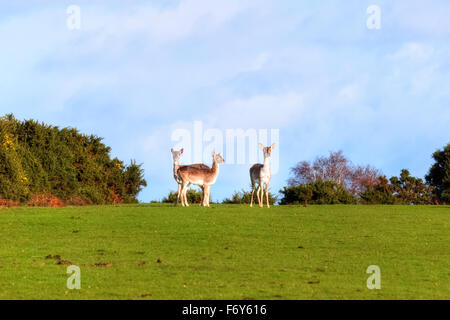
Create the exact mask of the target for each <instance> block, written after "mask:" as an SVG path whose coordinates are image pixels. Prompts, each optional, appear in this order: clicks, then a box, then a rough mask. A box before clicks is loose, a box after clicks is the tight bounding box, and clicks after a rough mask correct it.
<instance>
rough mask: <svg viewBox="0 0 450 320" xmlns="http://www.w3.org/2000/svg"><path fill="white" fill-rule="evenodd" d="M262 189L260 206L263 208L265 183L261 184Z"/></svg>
mask: <svg viewBox="0 0 450 320" xmlns="http://www.w3.org/2000/svg"><path fill="white" fill-rule="evenodd" d="M260 190H261V198H260V201H259V206H260V207H261V208H262V207H264V183H262V184H261V186H260Z"/></svg>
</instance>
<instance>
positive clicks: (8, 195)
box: [0, 115, 146, 204]
mask: <svg viewBox="0 0 450 320" xmlns="http://www.w3.org/2000/svg"><path fill="white" fill-rule="evenodd" d="M101 141H102V138H99V137H97V136H94V135H90V136H88V135H84V134H81V133H79V132H78V131H77V130H76V129H73V128H63V129H60V128H58V127H54V126H49V125H45V124H41V123H38V122H36V121H34V120H26V121H18V120H16V119H15V118H14V116H13V115H6V116H5V117H2V118H0V197H1V198H4V199H10V200H14V201H19V202H21V203H24V202H26V201H28V200H30V198H31V197H32V196H34V195H38V194H44V193H50V194H52V195H54V196H55V197H57V198H59V199H61V200H70V199H76V198H77V197H85V198H87V199H89V200H90V201H92V203H94V204H109V203H121V202H125V203H130V202H136V201H137V199H136V197H137V195H138V193H139V192H140V191H141V189H142V187H143V186H146V181H145V180H144V179H143V169H142V168H141V165H137V164H136V163H135V162H134V161H132V162H131V164H130V165H128V166H127V165H124V164H123V163H122V162H121V161H119V160H118V159H112V160H111V158H110V155H109V153H110V151H111V148H110V147H107V146H105V145H104V144H103V143H102V142H101ZM79 199H82V198H79Z"/></svg>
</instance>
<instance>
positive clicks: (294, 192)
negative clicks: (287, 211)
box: [280, 181, 357, 205]
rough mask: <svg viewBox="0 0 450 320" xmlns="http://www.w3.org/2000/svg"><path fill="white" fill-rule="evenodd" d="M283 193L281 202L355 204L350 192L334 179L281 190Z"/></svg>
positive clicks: (354, 198)
mask: <svg viewBox="0 0 450 320" xmlns="http://www.w3.org/2000/svg"><path fill="white" fill-rule="evenodd" d="M280 193H281V194H282V195H283V197H282V198H281V201H280V204H282V205H287V204H305V205H306V204H308V203H310V204H355V203H356V202H357V199H356V197H354V196H353V195H352V194H350V192H348V191H347V189H345V188H344V187H342V186H341V185H340V184H338V183H336V182H334V181H316V182H310V183H305V184H299V185H295V186H289V187H284V188H283V190H280Z"/></svg>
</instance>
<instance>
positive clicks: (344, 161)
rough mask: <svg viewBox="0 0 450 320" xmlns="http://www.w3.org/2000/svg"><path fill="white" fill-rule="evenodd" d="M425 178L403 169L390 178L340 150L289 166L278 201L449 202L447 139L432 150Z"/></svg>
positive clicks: (300, 202)
mask: <svg viewBox="0 0 450 320" xmlns="http://www.w3.org/2000/svg"><path fill="white" fill-rule="evenodd" d="M432 157H433V159H434V163H433V165H432V167H431V168H430V169H429V172H428V174H427V175H426V177H425V180H423V179H421V178H417V177H413V176H411V173H410V172H409V171H408V170H406V169H403V170H401V172H400V175H399V176H393V177H390V178H389V179H388V178H387V177H386V176H385V175H383V174H382V173H381V171H380V170H378V169H376V168H374V167H372V166H370V165H367V166H355V165H354V164H353V163H352V162H351V161H350V160H349V159H348V158H346V157H345V156H344V154H343V153H342V151H338V152H330V154H329V156H328V157H317V158H316V159H315V160H314V161H313V162H308V161H301V162H299V163H298V164H297V165H296V166H294V167H293V168H291V177H290V178H289V180H288V186H286V187H284V188H283V189H282V190H280V194H281V195H282V197H281V199H280V204H304V205H307V204H308V203H310V204H356V203H361V204H415V205H424V204H449V203H450V143H449V144H448V145H447V146H445V147H444V148H443V149H442V150H437V151H436V152H435V153H434V154H433V156H432Z"/></svg>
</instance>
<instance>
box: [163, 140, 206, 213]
mask: <svg viewBox="0 0 450 320" xmlns="http://www.w3.org/2000/svg"><path fill="white" fill-rule="evenodd" d="M183 151H184V149H183V148H181V150H180V151H176V150H173V149H170V152H172V158H173V177H174V179H175V181H176V182H177V183H178V191H177V203H176V205H177V206H178V202H179V199H180V197H181V185H182V180H181V177H180V176H179V175H178V169H179V168H180V167H185V166H180V156H181V155H182V154H183ZM190 166H192V167H195V168H201V169H210V168H209V167H208V166H207V165H204V164H203V163H196V164H191V165H190ZM202 190H203V186H202Z"/></svg>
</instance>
